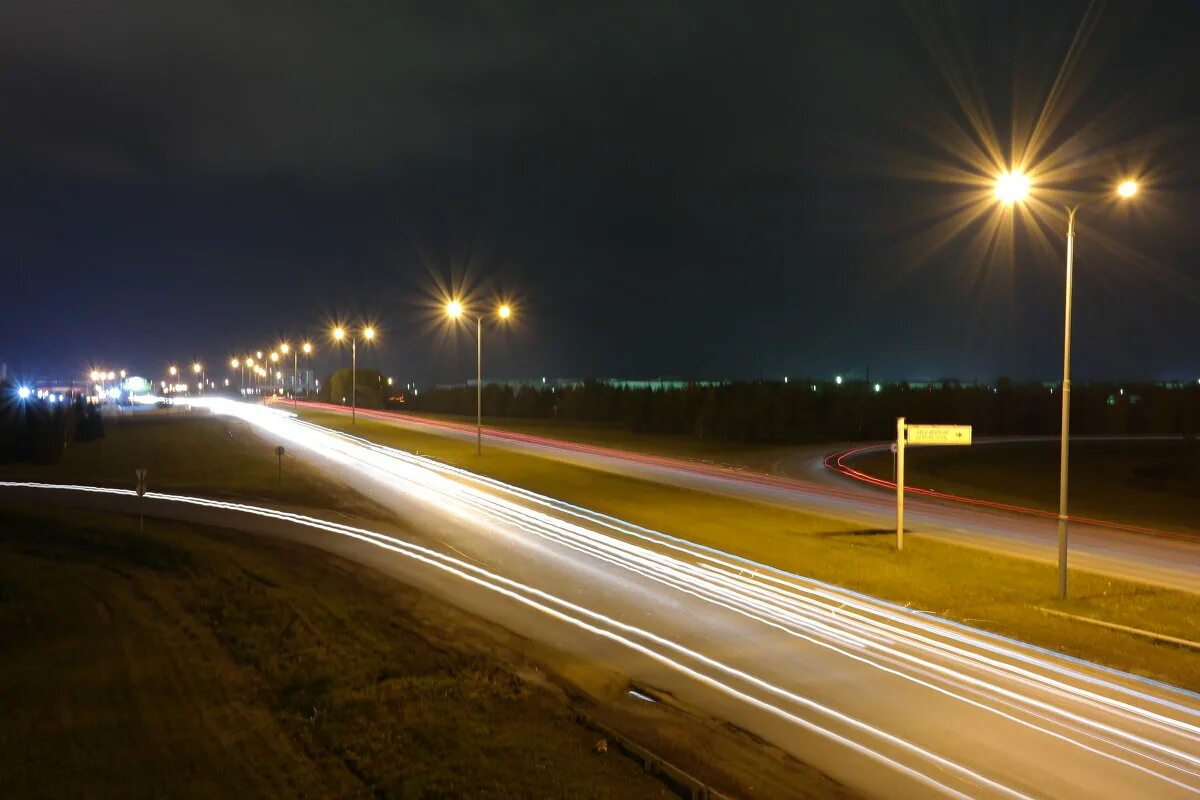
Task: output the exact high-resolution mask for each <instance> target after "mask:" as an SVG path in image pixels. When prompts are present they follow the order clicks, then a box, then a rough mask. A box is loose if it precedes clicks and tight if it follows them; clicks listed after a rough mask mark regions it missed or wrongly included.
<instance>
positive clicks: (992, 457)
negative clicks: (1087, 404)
mask: <svg viewBox="0 0 1200 800" xmlns="http://www.w3.org/2000/svg"><path fill="white" fill-rule="evenodd" d="M853 465H854V466H855V467H856V468H858V469H861V470H864V471H866V472H869V473H871V474H873V475H878V476H880V477H885V478H887V479H888V480H891V479H892V456H891V454H890V453H886V452H885V453H871V454H867V455H864V456H862V457H859V458H856V459H854V460H853ZM1070 467H1071V473H1070V478H1071V483H1070V487H1069V499H1070V511H1071V515H1072V516H1080V517H1094V518H1098V519H1107V520H1113V521H1115V522H1123V523H1128V524H1132V525H1142V526H1146V527H1152V528H1163V529H1167V530H1178V531H1189V532H1196V533H1200V441H1197V440H1194V439H1193V440H1168V441H1152V440H1149V441H1136V440H1133V441H1088V440H1082V441H1076V442H1072V444H1071V460H1070ZM905 473H906V482H907V483H908V485H910V486H920V487H923V488H926V489H936V490H938V491H942V492H951V493H953V494H960V495H965V496H969V497H979V498H983V499H987V500H997V501H1000V502H1004V503H1014V504H1018V505H1025V506H1030V507H1033V508H1039V509H1042V510H1045V511H1057V510H1058V442H1057V441H1041V442H1028V443H1014V444H983V445H974V446H971V447H913V448H910V449H909V450H908V451H907V458H906V463H905Z"/></svg>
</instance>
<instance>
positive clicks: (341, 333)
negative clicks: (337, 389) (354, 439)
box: [332, 325, 375, 425]
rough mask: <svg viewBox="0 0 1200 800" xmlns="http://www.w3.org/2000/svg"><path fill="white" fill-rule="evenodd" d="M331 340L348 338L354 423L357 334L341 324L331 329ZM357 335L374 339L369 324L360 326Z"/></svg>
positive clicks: (351, 405) (351, 420) (336, 340)
mask: <svg viewBox="0 0 1200 800" xmlns="http://www.w3.org/2000/svg"><path fill="white" fill-rule="evenodd" d="M332 333H333V340H334V341H335V342H341V341H344V340H345V339H346V338H347V337H348V338H349V339H350V424H351V425H354V424H356V412H357V409H358V338H359V337H358V336H355V335H353V334H352V333H349V332H347V331H346V329H345V328H343V327H342V326H341V325H338V326H337V327H336V328H334V329H333V331H332ZM359 336H361V337H362V339H363V341H364V342H371V341H374V340H375V329H374V328H372V327H371V326H370V325H368V326H366V327H365V328H362V329H361V330H360V331H359Z"/></svg>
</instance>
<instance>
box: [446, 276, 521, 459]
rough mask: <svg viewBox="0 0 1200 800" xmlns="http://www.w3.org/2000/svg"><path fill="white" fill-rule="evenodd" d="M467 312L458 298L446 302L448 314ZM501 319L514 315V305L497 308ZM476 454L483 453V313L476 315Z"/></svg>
mask: <svg viewBox="0 0 1200 800" xmlns="http://www.w3.org/2000/svg"><path fill="white" fill-rule="evenodd" d="M465 313H466V311H465V309H464V308H463V304H462V303H461V302H460V301H458V300H451V301H450V302H448V303H446V316H447V317H449V318H450V319H460V318H461V317H462V316H463V315H464V314H465ZM496 316H497V317H498V318H499V319H501V320H507V319H509V318H510V317H512V307H511V306H509V305H507V304H502V305H500V306H499V307H498V308H497V309H496ZM475 455H477V456H481V455H483V315H482V314H476V315H475Z"/></svg>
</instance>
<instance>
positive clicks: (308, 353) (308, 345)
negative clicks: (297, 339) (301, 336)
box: [292, 342, 313, 407]
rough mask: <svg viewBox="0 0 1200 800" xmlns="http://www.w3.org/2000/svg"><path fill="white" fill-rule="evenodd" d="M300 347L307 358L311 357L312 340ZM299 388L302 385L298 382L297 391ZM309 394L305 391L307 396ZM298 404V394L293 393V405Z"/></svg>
mask: <svg viewBox="0 0 1200 800" xmlns="http://www.w3.org/2000/svg"><path fill="white" fill-rule="evenodd" d="M300 349H301V350H302V351H303V352H304V357H305V358H308V357H310V356H311V355H312V351H313V346H312V342H305V343H304V344H302V345H300ZM294 369H295V368H293V371H294ZM299 390H300V385H299V383H298V382H297V384H296V391H297V392H299ZM307 396H308V394H307V392H306V393H305V397H307ZM296 405H297V403H296V395H295V394H293V395H292V406H293V407H296Z"/></svg>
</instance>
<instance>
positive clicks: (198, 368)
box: [192, 361, 207, 393]
mask: <svg viewBox="0 0 1200 800" xmlns="http://www.w3.org/2000/svg"><path fill="white" fill-rule="evenodd" d="M192 374H193V375H199V376H200V386H199V388H200V392H201V393H203V392H204V381H205V378H206V377H207V376H206V374H205V372H204V365H203V364H201V363H200V362H199V361H197V362H196V363H194V364H192Z"/></svg>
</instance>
